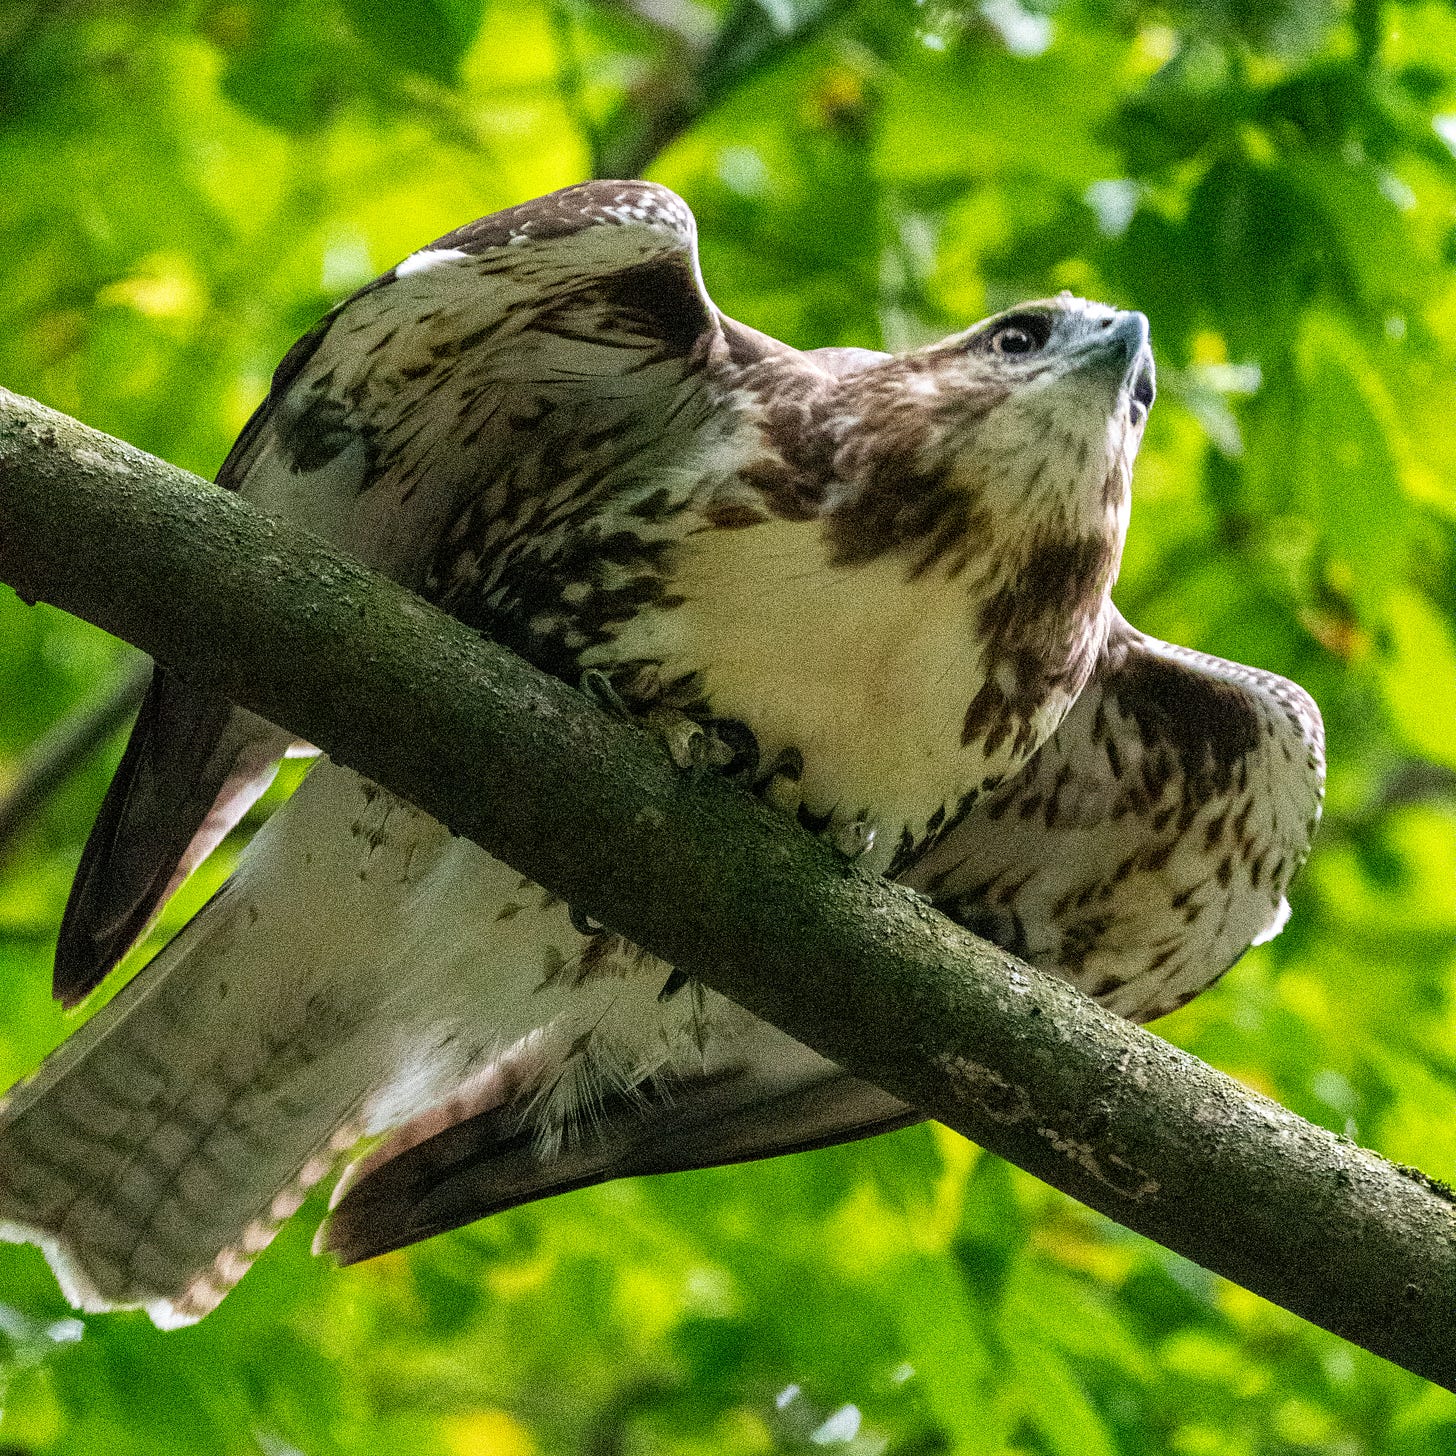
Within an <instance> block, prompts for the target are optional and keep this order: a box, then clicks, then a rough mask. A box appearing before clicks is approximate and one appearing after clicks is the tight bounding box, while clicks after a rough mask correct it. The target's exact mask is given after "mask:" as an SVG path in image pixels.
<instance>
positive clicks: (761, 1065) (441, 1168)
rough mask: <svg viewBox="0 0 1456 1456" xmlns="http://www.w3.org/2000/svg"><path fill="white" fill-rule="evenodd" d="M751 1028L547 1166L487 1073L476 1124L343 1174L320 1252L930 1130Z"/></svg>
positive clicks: (463, 1112) (641, 1094)
mask: <svg viewBox="0 0 1456 1456" xmlns="http://www.w3.org/2000/svg"><path fill="white" fill-rule="evenodd" d="M743 1016H744V1019H745V1021H746V1022H747V1027H746V1029H745V1030H744V1032H743V1033H742V1034H741V1035H738V1036H735V1037H733V1038H732V1039H731V1040H728V1039H723V1040H720V1041H716V1042H714V1043H713V1044H712V1045H710V1047H709V1048H708V1050H707V1052H706V1053H705V1057H704V1061H703V1064H702V1065H701V1066H700V1067H696V1068H694V1069H693V1071H692V1072H691V1073H690V1074H688V1075H685V1076H683V1077H681V1078H679V1079H677V1080H663V1081H659V1082H656V1083H653V1084H644V1085H643V1086H640V1087H637V1088H634V1089H632V1090H631V1091H630V1092H628V1093H621V1094H616V1095H614V1096H612V1097H610V1098H608V1099H606V1100H605V1101H604V1103H603V1104H602V1106H601V1107H600V1108H599V1109H598V1112H597V1115H596V1116H595V1117H593V1118H592V1119H591V1121H590V1123H589V1124H587V1125H584V1126H582V1127H580V1128H579V1129H577V1130H576V1131H575V1132H574V1134H573V1135H572V1136H571V1137H570V1138H569V1140H568V1141H567V1142H566V1143H565V1144H564V1145H563V1146H562V1147H560V1148H559V1149H558V1150H556V1151H555V1152H554V1153H552V1154H551V1155H550V1156H543V1154H542V1150H541V1148H540V1147H539V1146H537V1144H536V1142H535V1140H534V1138H533V1137H532V1134H531V1131H530V1129H529V1127H528V1126H527V1125H526V1120H525V1116H524V1108H523V1106H522V1104H521V1102H520V1101H519V1100H517V1099H515V1098H513V1097H512V1096H511V1092H510V1089H511V1086H512V1084H513V1082H514V1080H515V1078H513V1076H512V1072H511V1069H510V1067H509V1064H508V1062H507V1065H505V1066H503V1067H497V1068H495V1069H492V1073H491V1074H490V1075H489V1076H488V1077H487V1078H486V1079H483V1084H484V1096H483V1098H481V1100H482V1101H483V1102H484V1103H485V1104H486V1105H485V1106H484V1107H482V1108H481V1109H480V1110H474V1111H472V1110H471V1109H469V1108H467V1107H461V1106H460V1105H458V1104H456V1105H452V1106H448V1107H445V1108H441V1109H440V1110H439V1112H438V1113H435V1114H430V1115H427V1116H425V1117H423V1118H421V1119H418V1120H417V1121H416V1122H415V1123H413V1124H407V1125H406V1126H404V1127H403V1128H401V1129H400V1130H399V1131H398V1132H397V1133H396V1134H395V1135H394V1137H393V1138H392V1139H391V1140H390V1141H389V1142H388V1143H386V1144H385V1145H384V1146H383V1147H382V1148H380V1149H379V1150H378V1151H377V1152H376V1153H375V1154H374V1155H373V1156H372V1157H370V1158H368V1159H366V1160H365V1161H364V1162H362V1163H360V1164H358V1165H356V1167H354V1168H352V1169H350V1170H349V1172H348V1173H346V1174H345V1176H344V1178H343V1179H342V1180H341V1182H340V1184H339V1190H338V1193H336V1195H335V1199H336V1206H335V1208H334V1211H333V1212H332V1213H331V1214H330V1216H329V1220H328V1222H327V1223H326V1224H325V1225H324V1226H323V1228H322V1229H321V1230H320V1232H319V1238H318V1247H320V1248H321V1249H327V1250H329V1251H330V1252H332V1253H334V1254H335V1255H336V1256H337V1257H338V1258H339V1260H340V1261H341V1262H342V1263H345V1264H352V1263H356V1262H358V1261H359V1260H360V1259H368V1258H372V1257H373V1256H374V1255H376V1254H383V1253H387V1252H388V1251H389V1250H391V1249H397V1248H401V1247H403V1246H405V1245H407V1244H413V1243H416V1242H418V1241H419V1240H420V1239H425V1238H429V1237H430V1236H431V1235H433V1234H438V1233H444V1232H445V1231H446V1230H448V1229H453V1228H459V1227H460V1226H461V1225H462V1224H467V1223H471V1222H473V1221H474V1220H475V1219H478V1218H484V1217H485V1216H486V1215H487V1214H492V1213H500V1212H501V1211H503V1210H504V1209H507V1208H514V1207H515V1206H516V1205H517V1204H521V1203H530V1202H532V1201H534V1200H535V1199H538V1198H549V1197H551V1196H552V1195H553V1194H556V1193H567V1192H570V1191H571V1190H572V1189H574V1188H584V1187H587V1186H588V1185H590V1184H592V1183H602V1182H605V1181H607V1180H608V1179H611V1178H625V1177H630V1176H632V1175H634V1174H640V1173H670V1172H677V1171H680V1170H684V1169H689V1168H712V1167H718V1166H720V1165H722V1164H725V1163H742V1162H747V1161H749V1160H751V1159H754V1158H770V1157H774V1156H776V1155H778V1154H780V1153H796V1152H804V1151H807V1150H808V1149H811V1148H820V1147H827V1146H829V1145H830V1144H832V1143H841V1142H849V1141H852V1140H853V1139H855V1138H861V1137H869V1136H871V1135H872V1134H874V1133H880V1132H890V1131H892V1130H894V1129H895V1128H900V1127H908V1126H909V1125H910V1124H911V1123H915V1122H919V1121H920V1120H921V1114H920V1113H919V1112H917V1111H916V1110H915V1109H914V1108H912V1107H908V1106H907V1105H906V1104H905V1103H903V1102H900V1101H898V1100H897V1099H896V1098H894V1097H892V1096H890V1094H889V1093H888V1092H882V1091H881V1090H880V1089H879V1088H878V1087H873V1086H871V1085H870V1084H869V1083H868V1082H861V1081H859V1080H858V1079H857V1078H854V1077H851V1076H850V1075H849V1074H848V1073H847V1072H845V1071H843V1070H842V1069H841V1068H840V1067H838V1066H836V1065H835V1064H834V1063H833V1062H829V1061H826V1060H825V1059H824V1058H823V1057H821V1056H819V1055H818V1053H817V1052H812V1051H810V1050H809V1048H808V1047H806V1046H804V1045H803V1044H802V1043H800V1042H797V1041H795V1040H794V1039H793V1038H792V1037H791V1036H788V1035H787V1034H786V1033H784V1032H782V1031H779V1030H778V1029H777V1028H775V1027H772V1026H770V1025H769V1024H768V1023H767V1022H763V1021H758V1020H755V1019H753V1018H749V1017H748V1016H747V1013H743ZM523 1054H524V1055H525V1056H527V1057H529V1049H525V1050H524V1053H523ZM467 1096H468V1094H467Z"/></svg>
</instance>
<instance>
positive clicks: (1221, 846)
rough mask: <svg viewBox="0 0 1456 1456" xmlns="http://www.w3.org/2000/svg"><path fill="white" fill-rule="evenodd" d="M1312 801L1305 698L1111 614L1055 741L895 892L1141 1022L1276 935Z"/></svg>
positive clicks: (1316, 742)
mask: <svg viewBox="0 0 1456 1456" xmlns="http://www.w3.org/2000/svg"><path fill="white" fill-rule="evenodd" d="M1111 610H1112V609H1111V608H1109V611H1111ZM1323 788H1324V732H1323V727H1322V725H1321V722H1320V715H1319V709H1318V708H1316V707H1315V705H1314V702H1313V701H1312V700H1311V699H1310V697H1309V696H1308V695H1307V694H1306V693H1305V692H1303V691H1302V690H1301V689H1300V688H1298V687H1296V686H1295V685H1294V684H1293V683H1291V682H1288V681H1286V680H1285V679H1284V678H1282V677H1277V676H1275V675H1274V674H1273V673H1269V672H1260V671H1258V670H1257V669H1255V668H1249V667H1242V666H1240V665H1238V664H1236V663H1232V662H1225V661H1223V660H1222V659H1220V658H1217V657H1209V656H1207V655H1205V654H1203V653H1200V652H1192V651H1190V650H1188V649H1186V648H1183V647H1174V646H1171V645H1169V644H1168V643H1166V642H1159V641H1157V640H1156V639H1154V638H1151V637H1146V636H1144V635H1143V634H1142V633H1141V632H1138V631H1136V630H1134V629H1133V628H1132V627H1130V626H1129V625H1128V624H1127V623H1126V622H1125V621H1123V619H1122V617H1121V616H1120V615H1118V614H1117V613H1116V612H1113V614H1112V624H1111V630H1110V632H1109V636H1108V642H1107V646H1106V649H1105V651H1104V653H1103V656H1102V659H1101V661H1100V663H1099V665H1098V668H1097V671H1096V673H1095V675H1094V677H1093V679H1092V681H1091V683H1089V685H1088V686H1087V688H1086V689H1085V690H1084V691H1083V693H1082V695H1081V697H1080V698H1078V700H1077V702H1076V704H1075V705H1074V706H1073V708H1072V710H1071V711H1070V712H1069V713H1068V714H1067V716H1066V718H1065V719H1064V720H1063V722H1062V724H1061V727H1060V728H1059V729H1058V730H1057V732H1056V734H1055V735H1054V736H1053V737H1052V738H1051V739H1050V740H1049V741H1048V742H1047V743H1046V745H1045V746H1044V747H1043V748H1042V749H1041V750H1040V751H1039V752H1038V753H1037V755H1036V756H1035V758H1033V759H1032V760H1031V762H1030V763H1029V764H1028V765H1027V766H1026V768H1025V769H1023V770H1022V772H1021V773H1020V774H1019V775H1018V776H1017V777H1016V778H1015V779H1012V780H1011V781H1009V782H1008V783H1006V784H1004V785H1003V786H1001V788H999V789H998V790H996V791H995V792H994V793H993V794H991V795H990V796H988V797H987V798H985V799H983V800H981V801H980V802H979V803H978V804H977V805H976V806H975V807H974V808H973V809H972V810H971V811H970V812H969V813H968V814H967V815H966V816H965V817H964V818H963V819H962V820H961V821H960V822H959V823H957V824H956V825H955V826H954V827H953V828H952V829H951V830H949V831H948V832H947V833H946V834H945V835H944V837H943V838H942V839H941V840H940V841H939V842H938V843H937V844H935V845H933V846H932V847H931V849H930V850H929V851H928V852H927V853H926V854H925V855H924V856H922V858H921V859H920V860H919V861H918V862H917V863H916V864H915V865H914V866H913V867H912V868H911V870H910V871H909V872H908V873H907V874H905V875H904V876H902V878H903V879H904V880H905V882H906V883H907V884H910V885H912V886H913V887H914V888H916V889H918V890H921V891H922V892H924V893H925V894H927V895H929V896H930V897H931V899H932V900H933V901H934V903H935V904H936V905H937V906H938V907H939V908H940V909H941V910H943V911H944V912H945V913H946V914H948V915H949V916H951V918H952V919H955V920H958V921H959V922H960V923H961V924H963V925H965V926H966V927H967V928H968V929H970V930H972V931H974V932H975V933H976V934H978V935H982V936H985V937H986V938H987V939H989V940H993V941H996V942H997V943H998V944H1000V945H1002V946H1004V947H1005V948H1006V949H1007V950H1010V951H1012V952H1013V953H1014V954H1016V955H1019V956H1021V957H1023V958H1024V959H1026V960H1028V961H1030V962H1031V963H1032V964H1033V965H1037V966H1040V967H1042V968H1043V969H1046V970H1049V971H1056V972H1058V973H1059V974H1061V975H1063V976H1066V977H1067V978H1068V979H1069V980H1070V981H1072V982H1073V983H1074V984H1075V985H1077V986H1079V987H1080V988H1081V989H1082V990H1084V991H1086V992H1087V993H1088V994H1089V995H1092V996H1095V997H1096V998H1097V1000H1099V1001H1101V1002H1102V1003H1103V1004H1104V1005H1105V1006H1107V1007H1109V1008H1110V1009H1111V1010H1113V1011H1116V1012H1119V1013H1120V1014H1122V1015H1124V1016H1127V1017H1130V1018H1132V1019H1133V1020H1137V1021H1148V1020H1151V1019H1152V1018H1153V1017H1155V1016H1161V1015H1163V1014H1165V1013H1166V1012H1169V1011H1172V1010H1173V1009H1175V1008H1176V1007H1178V1006H1181V1005H1183V1003H1184V1002H1185V1001H1188V1000H1190V999H1191V998H1192V997H1193V996H1195V995H1197V994H1198V992H1199V991H1201V990H1203V989H1204V987H1206V986H1208V985H1209V984H1211V983H1212V982H1213V981H1215V980H1217V979H1218V977H1219V976H1221V975H1222V974H1223V972H1224V971H1226V970H1227V969H1228V968H1229V967H1230V966H1231V965H1232V964H1233V963H1234V962H1235V961H1236V960H1237V959H1238V958H1239V956H1240V955H1242V954H1243V952H1244V950H1245V949H1246V948H1247V947H1248V946H1249V945H1250V944H1251V943H1255V944H1257V943H1259V942H1260V941H1263V940H1267V939H1269V938H1271V937H1272V936H1274V935H1276V934H1277V933H1278V932H1279V930H1280V929H1281V927H1282V926H1283V924H1284V921H1285V919H1286V917H1287V915H1288V906H1287V903H1286V901H1285V898H1284V896H1285V892H1286V890H1287V889H1288V887H1289V883H1290V881H1291V880H1292V879H1293V877H1294V874H1295V872H1296V871H1297V870H1298V869H1299V867H1300V866H1301V865H1302V864H1303V863H1304V859H1305V856H1306V855H1307V854H1308V853H1309V846H1310V840H1311V838H1312V837H1313V834H1314V830H1315V826H1316V824H1317V823H1318V821H1319V813H1320V801H1321V796H1322V793H1323Z"/></svg>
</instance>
